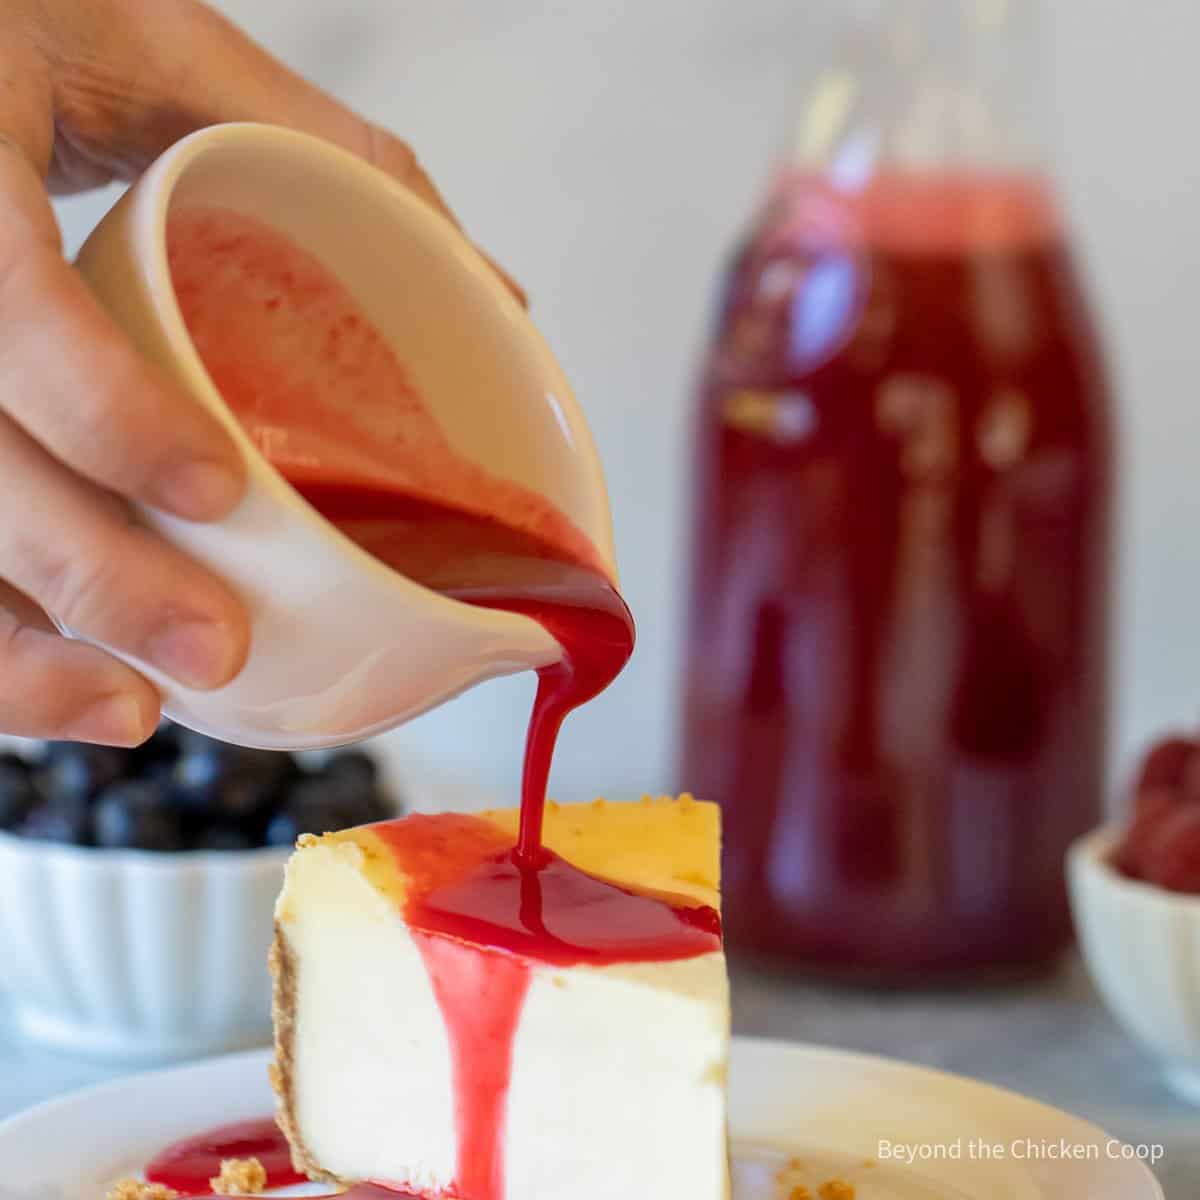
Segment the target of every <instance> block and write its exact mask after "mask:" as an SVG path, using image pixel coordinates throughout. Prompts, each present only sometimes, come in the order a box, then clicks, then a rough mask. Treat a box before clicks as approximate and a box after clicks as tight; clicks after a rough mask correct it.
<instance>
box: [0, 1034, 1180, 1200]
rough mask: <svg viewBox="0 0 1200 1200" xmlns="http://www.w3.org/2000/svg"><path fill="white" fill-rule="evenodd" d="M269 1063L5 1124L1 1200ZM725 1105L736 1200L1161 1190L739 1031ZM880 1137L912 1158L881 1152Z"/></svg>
mask: <svg viewBox="0 0 1200 1200" xmlns="http://www.w3.org/2000/svg"><path fill="white" fill-rule="evenodd" d="M266 1064H267V1052H266V1051H254V1052H252V1053H250V1054H239V1055H233V1056H231V1057H228V1058H219V1059H211V1060H209V1061H207V1062H201V1063H197V1064H195V1065H192V1066H186V1067H176V1068H173V1069H171V1070H167V1071H158V1072H154V1073H152V1074H147V1075H135V1076H130V1077H128V1078H126V1079H121V1080H117V1081H116V1082H115V1083H108V1084H104V1085H102V1086H100V1087H96V1088H91V1089H89V1090H87V1091H84V1092H77V1093H75V1094H74V1095H72V1096H67V1097H64V1098H63V1099H60V1100H53V1101H51V1102H50V1103H48V1104H43V1105H41V1106H40V1107H38V1108H34V1109H31V1110H29V1111H28V1112H26V1113H24V1114H22V1115H20V1116H17V1117H14V1118H12V1119H11V1120H9V1121H7V1122H5V1123H4V1124H0V1164H2V1165H0V1200H18V1198H19V1200H102V1198H103V1196H104V1189H105V1185H106V1184H107V1183H108V1182H110V1181H111V1180H112V1179H114V1178H116V1177H118V1176H120V1175H127V1174H133V1173H134V1172H136V1170H137V1168H138V1166H139V1165H140V1164H141V1163H142V1162H144V1161H145V1160H146V1159H147V1158H149V1157H150V1156H151V1155H152V1154H153V1152H154V1151H156V1150H159V1149H161V1148H162V1147H164V1146H165V1145H167V1144H168V1143H170V1142H171V1141H173V1140H175V1139H176V1138H179V1137H183V1136H185V1135H188V1134H193V1133H198V1132H201V1131H203V1130H204V1129H206V1128H209V1127H211V1126H214V1125H220V1124H223V1123H225V1122H227V1121H236V1120H241V1119H243V1118H245V1117H252V1116H261V1115H264V1114H266V1113H267V1112H268V1111H270V1109H271V1106H272V1102H273V1098H272V1096H271V1092H270V1088H269V1087H268V1085H267V1072H266ZM730 1104H731V1117H732V1126H733V1129H732V1132H733V1138H734V1185H735V1186H734V1193H735V1200H787V1195H788V1192H789V1191H790V1190H791V1189H792V1188H793V1187H794V1186H795V1185H797V1184H804V1185H806V1186H808V1187H809V1188H810V1189H812V1190H813V1192H814V1195H815V1192H816V1187H817V1185H819V1184H820V1183H821V1182H823V1181H825V1180H828V1179H831V1178H840V1179H843V1180H845V1181H847V1182H849V1183H852V1184H854V1186H855V1190H856V1200H1064V1198H1070V1200H1084V1197H1086V1198H1087V1200H1163V1193H1162V1189H1161V1188H1160V1187H1159V1186H1158V1184H1157V1182H1156V1181H1155V1179H1154V1177H1153V1176H1152V1174H1151V1173H1150V1171H1149V1170H1148V1169H1147V1168H1146V1167H1145V1166H1144V1165H1142V1164H1141V1163H1140V1162H1138V1161H1135V1160H1131V1159H1128V1158H1123V1157H1121V1154H1122V1148H1121V1147H1120V1145H1119V1144H1118V1143H1116V1142H1114V1141H1113V1140H1112V1139H1110V1138H1109V1137H1108V1135H1107V1134H1105V1133H1103V1132H1102V1131H1101V1130H1099V1129H1097V1128H1096V1127H1095V1126H1094V1125H1089V1124H1087V1123H1086V1122H1084V1121H1081V1120H1079V1119H1078V1118H1076V1117H1071V1116H1068V1115H1067V1114H1066V1113H1062V1112H1058V1111H1057V1110H1055V1109H1052V1108H1047V1107H1046V1106H1045V1105H1042V1104H1037V1103H1035V1102H1034V1101H1032V1100H1026V1099H1024V1098H1023V1097H1021V1096H1018V1095H1015V1094H1014V1093H1012V1092H1004V1091H1000V1090H999V1089H997V1088H992V1087H987V1086H986V1085H984V1084H981V1083H974V1082H972V1081H971V1080H967V1079H961V1078H958V1077H956V1076H953V1075H946V1074H943V1073H941V1072H939V1071H930V1070H927V1069H924V1068H920V1067H911V1066H907V1065H905V1064H903V1063H898V1062H890V1061H888V1060H886V1059H881V1058H871V1057H868V1056H866V1055H859V1054H847V1053H843V1052H841V1051H837V1050H826V1049H820V1048H817V1047H812V1046H800V1045H794V1044H791V1043H787V1042H771V1041H759V1040H755V1039H748V1038H735V1039H734V1047H733V1057H732V1062H731V1066H730ZM881 1143H887V1144H888V1145H890V1146H893V1147H897V1148H900V1147H903V1148H907V1149H908V1150H909V1151H910V1152H912V1153H914V1154H920V1155H921V1156H922V1157H921V1160H920V1161H915V1162H913V1163H911V1164H908V1165H905V1164H903V1163H901V1162H899V1161H896V1160H895V1159H891V1160H888V1159H887V1158H885V1157H884V1150H883V1146H882V1145H881ZM984 1147H987V1149H985V1148H984ZM930 1156H933V1157H930ZM792 1159H796V1160H797V1161H798V1166H796V1167H794V1168H792V1167H790V1166H789V1162H790V1160H792ZM867 1164H870V1165H867ZM283 1194H284V1193H279V1195H283ZM290 1194H292V1195H305V1194H309V1193H308V1190H307V1189H295V1190H293V1191H292V1192H291V1193H290ZM514 1200H520V1198H519V1197H514ZM630 1200H632V1198H630Z"/></svg>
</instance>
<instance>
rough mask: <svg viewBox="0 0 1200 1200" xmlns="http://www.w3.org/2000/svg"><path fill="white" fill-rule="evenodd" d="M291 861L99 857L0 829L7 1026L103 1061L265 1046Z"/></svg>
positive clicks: (260, 856) (281, 854) (139, 853)
mask: <svg viewBox="0 0 1200 1200" xmlns="http://www.w3.org/2000/svg"><path fill="white" fill-rule="evenodd" d="M288 853H289V851H288V850H287V849H275V848H269V849H262V850H241V851H237V850H234V851H229V850H221V851H196V852H184V853H180V854H165V853H162V854H159V853H151V852H148V851H144V850H100V849H90V848H87V847H78V846H66V845H58V844H55V843H51V842H41V841H36V840H31V839H28V838H19V837H16V836H14V835H12V834H7V833H0V947H2V950H0V988H3V989H4V990H5V991H6V992H7V994H8V998H9V999H10V1000H11V1002H12V1004H13V1007H14V1012H15V1016H16V1019H17V1022H18V1024H19V1025H20V1027H21V1028H22V1029H23V1030H24V1031H25V1032H27V1033H28V1034H30V1035H31V1036H33V1037H37V1038H38V1039H40V1040H42V1041H47V1042H52V1043H56V1044H57V1045H59V1046H62V1047H64V1048H67V1049H70V1050H73V1051H76V1052H83V1053H87V1054H95V1055H99V1056H105V1057H113V1058H127V1059H140V1060H160V1061H161V1060H167V1059H174V1058H191V1057H194V1056H196V1055H200V1054H210V1053H216V1052H218V1051H223V1050H233V1049H237V1048H244V1047H248V1046H256V1045H262V1044H264V1043H265V1042H267V1041H268V1040H269V1038H270V1035H271V1009H270V983H269V980H268V977H267V965H266V964H267V950H268V948H269V947H270V943H271V936H272V920H273V913H274V905H275V897H276V895H277V894H278V892H279V888H280V885H281V883H282V880H283V865H284V863H285V861H286V860H287V856H288Z"/></svg>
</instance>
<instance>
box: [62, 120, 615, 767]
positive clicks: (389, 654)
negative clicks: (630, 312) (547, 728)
mask: <svg viewBox="0 0 1200 1200" xmlns="http://www.w3.org/2000/svg"><path fill="white" fill-rule="evenodd" d="M187 204H214V205H218V206H220V207H224V208H228V209H233V210H234V211H237V212H241V213H244V214H247V215H249V216H253V217H256V218H258V219H260V220H263V221H265V222H266V223H268V224H269V225H271V226H273V227H274V228H275V229H277V230H279V231H280V232H282V233H283V234H285V235H286V236H287V237H289V238H290V239H291V240H292V241H293V242H295V243H296V244H297V245H299V246H302V247H304V248H305V249H307V250H308V251H309V252H310V253H312V254H313V255H315V256H316V257H317V258H318V259H319V260H320V261H321V262H322V263H323V264H324V265H325V266H326V267H327V268H328V269H329V270H330V271H331V272H332V273H333V274H334V275H335V276H336V277H337V278H338V279H340V280H341V282H342V283H343V284H344V285H345V286H346V288H347V289H348V290H349V291H350V293H351V294H352V295H353V296H354V297H355V298H356V299H357V300H358V302H359V303H360V304H361V305H362V306H363V308H364V310H365V311H366V312H367V313H368V314H369V315H370V317H371V318H372V320H373V321H374V323H375V325H376V326H377V327H378V329H379V330H380V331H381V333H382V334H383V335H384V336H385V337H387V339H388V341H389V342H390V343H391V344H392V346H393V347H394V348H395V349H396V351H397V353H398V355H399V357H400V360H401V361H402V362H403V363H404V365H405V370H406V371H407V372H408V374H409V376H410V378H411V379H412V381H413V382H414V384H415V385H416V386H417V388H418V389H419V391H420V392H421V393H422V394H423V396H424V398H425V400H426V402H427V403H428V404H429V406H430V410H431V412H432V413H433V415H434V416H435V417H436V418H437V420H438V423H439V424H440V426H441V427H442V430H443V431H444V433H445V434H446V437H447V439H448V440H449V441H450V443H451V445H452V446H453V447H454V449H455V450H456V451H457V452H458V453H459V454H460V455H461V456H462V457H464V458H466V459H469V460H472V461H474V462H476V463H478V464H480V465H482V466H484V467H485V468H487V469H488V470H489V471H491V472H492V473H493V474H495V475H498V476H501V477H503V478H504V479H507V480H511V481H513V482H515V483H518V484H522V485H524V486H526V487H528V488H531V489H533V490H534V491H536V492H537V493H539V494H540V495H543V496H545V497H547V498H548V499H549V500H550V501H551V502H552V503H553V504H554V506H555V507H556V508H557V509H558V510H559V511H560V512H562V513H563V514H565V515H566V516H567V517H568V518H569V519H570V520H571V521H572V522H573V523H574V525H575V526H576V528H578V529H579V530H581V531H582V532H583V533H584V534H586V535H587V536H588V537H589V538H590V540H591V542H592V544H593V545H594V547H595V548H596V551H597V553H598V555H599V558H600V560H601V562H602V563H603V565H604V566H605V567H606V568H607V570H608V573H609V574H610V576H611V577H612V578H613V579H614V580H615V578H616V567H615V562H614V554H613V542H612V522H611V518H610V516H609V508H608V495H607V492H606V490H605V487H604V477H603V473H602V471H601V468H600V462H599V459H598V457H597V455H596V449H595V446H594V444H593V441H592V437H591V434H590V432H589V430H588V427H587V423H586V421H585V420H584V417H583V414H582V412H581V411H580V409H579V406H578V404H577V403H576V402H575V399H574V396H573V395H572V393H571V389H570V386H569V384H568V383H567V380H566V379H565V377H564V376H563V373H562V371H561V369H560V368H559V366H558V363H557V362H556V361H555V359H554V356H553V354H551V352H550V349H549V347H548V346H547V345H546V343H545V342H544V341H543V339H542V337H541V335H540V334H539V333H538V331H537V329H536V328H535V327H534V325H533V323H532V322H531V321H530V319H529V317H528V315H527V314H526V313H525V311H524V309H522V308H521V306H520V305H519V304H518V303H517V302H516V300H514V299H513V297H512V295H511V294H510V293H509V292H508V290H507V289H506V288H505V287H504V285H503V284H502V283H501V282H500V281H499V279H498V278H497V277H496V275H495V273H494V272H493V271H492V270H491V269H490V268H488V267H487V266H486V265H485V264H484V262H483V260H482V259H481V257H480V256H479V254H478V253H477V252H476V251H475V250H474V249H473V248H472V247H471V245H470V244H469V243H468V242H467V241H466V240H465V239H464V238H463V237H462V235H461V234H460V233H459V232H458V231H457V230H456V229H455V228H454V227H453V226H452V225H451V224H450V223H449V222H448V221H447V220H445V219H444V218H443V217H441V216H440V215H439V214H437V213H435V212H434V211H433V210H432V209H431V208H430V207H429V206H428V205H426V204H424V203H423V202H422V201H420V200H418V199H417V198H416V197H415V196H414V195H413V194H412V193H411V192H410V191H408V190H407V189H406V188H404V187H402V186H401V185H400V184H399V183H397V182H396V181H395V180H394V179H391V178H389V177H388V176H386V175H384V174H383V172H382V171H378V170H376V169H375V168H374V167H371V166H368V165H367V164H366V163H365V162H363V161H362V160H360V159H358V158H355V157H354V156H353V155H351V154H348V153H346V152H345V151H343V150H339V149H337V148H336V147H334V146H331V145H328V144H327V143H325V142H322V141H320V140H318V139H316V138H312V137H308V136H306V135H304V134H301V133H296V132H294V131H292V130H286V129H278V128H274V127H272V126H267V125H253V124H231V125H218V126H214V127H212V128H210V129H204V130H201V131H200V132H199V133H195V134H192V135H191V136H190V137H186V138H184V139H183V140H182V141H180V142H178V143H177V144H176V145H174V146H173V147H171V149H169V150H168V151H167V152H166V153H165V154H164V155H163V156H162V157H161V158H159V159H158V161H157V162H155V163H154V165H153V166H151V167H150V169H149V170H148V171H147V172H146V173H145V175H143V176H142V177H141V179H139V180H138V182H137V183H136V184H135V185H134V186H133V187H132V188H131V189H130V190H129V191H128V192H126V193H125V195H124V196H123V197H122V198H121V200H120V201H119V202H118V203H117V204H116V206H115V207H114V208H113V209H112V211H111V212H110V213H109V214H108V215H107V216H106V217H105V218H104V220H103V221H102V222H101V223H100V224H99V225H98V226H97V228H96V229H95V231H94V232H93V233H92V235H91V236H90V237H89V238H88V240H87V242H86V244H85V245H84V247H83V249H82V250H81V251H80V253H79V258H78V260H77V264H76V265H77V266H78V269H79V271H80V273H81V275H82V276H83V278H84V280H85V281H86V282H87V284H88V285H89V287H90V288H91V289H92V291H93V292H94V294H95V295H96V297H97V298H98V299H99V301H100V302H101V303H102V304H103V305H104V306H105V308H107V309H108V311H109V312H110V314H111V315H112V316H113V318H114V319H115V320H116V321H117V322H118V323H119V324H120V325H121V326H122V328H123V329H124V331H125V332H126V334H128V335H129V337H130V339H131V340H132V341H133V343H134V344H135V345H136V346H137V347H138V348H139V349H140V350H141V351H142V353H143V354H145V355H146V356H147V357H148V358H150V359H151V360H153V361H154V362H156V363H157V364H158V365H159V366H161V367H162V368H163V369H164V370H165V371H166V372H168V373H169V374H170V375H172V376H173V377H174V378H175V379H176V380H177V381H178V382H179V383H180V384H181V385H182V386H183V387H184V388H185V389H187V390H188V391H189V392H190V393H191V394H192V396H193V397H194V398H195V399H196V401H197V402H198V403H200V404H202V405H204V406H205V407H206V408H208V409H209V410H210V411H211V412H212V413H213V414H214V415H215V416H216V417H217V418H218V419H219V420H220V421H222V422H223V423H224V424H225V426H226V427H227V428H228V430H229V432H230V434H231V436H232V437H233V439H234V442H235V444H236V445H237V447H238V448H239V450H240V452H241V454H242V457H243V459H244V460H245V464H246V473H247V477H248V481H249V482H248V490H247V494H246V497H245V499H244V500H243V501H242V503H241V504H240V505H239V506H238V508H237V509H236V510H235V511H234V512H233V513H231V514H230V515H229V516H228V517H226V518H225V519H224V520H223V521H219V522H215V523H212V524H194V523H192V522H189V521H184V520H181V519H178V518H174V517H170V516H167V515H166V514H164V513H161V512H158V511H156V510H154V509H150V508H142V509H140V510H139V516H140V518H141V519H142V520H143V521H145V522H146V523H147V524H148V525H150V526H152V527H153V528H155V529H156V530H157V531H158V532H159V533H161V534H162V535H163V536H164V537H166V538H167V539H168V540H170V541H172V542H174V543H175V544H176V545H178V546H180V547H181V548H182V549H184V550H186V551H187V553H188V554H190V555H191V556H192V557H194V558H196V559H197V560H199V561H200V562H202V563H204V564H205V565H207V566H208V567H210V568H211V569H212V570H213V571H214V572H216V573H217V574H219V575H221V576H223V577H224V579H225V580H226V582H227V583H229V585H230V586H231V587H232V588H233V589H234V590H235V591H236V592H238V593H239V595H240V596H241V597H242V599H243V601H244V602H245V604H246V607H247V609H248V611H249V613H250V619H251V644H250V653H249V658H248V660H247V662H246V664H245V666H244V667H243V668H242V670H241V672H240V674H239V675H238V676H237V678H235V679H234V680H233V681H232V682H231V683H229V684H227V685H226V686H224V687H222V688H219V689H217V690H215V691H211V692H199V691H194V690H190V689H188V688H184V687H181V686H180V685H179V684H177V683H176V682H174V681H173V680H171V679H169V678H167V677H166V676H164V675H162V674H161V673H160V672H157V671H155V670H154V669H153V668H152V667H150V666H148V665H147V664H145V663H139V662H135V663H134V665H135V666H136V667H137V668H138V669H139V670H140V671H141V672H142V673H143V674H145V675H146V676H147V677H148V678H150V679H151V680H153V681H154V683H155V684H156V686H157V687H158V688H159V690H160V692H161V693H162V696H163V708H164V710H165V711H166V713H167V714H168V715H169V716H171V717H174V718H175V719H176V720H177V721H179V722H181V723H182V724H184V725H187V726H189V727H190V728H192V729H197V730H200V731H201V732H203V733H207V734H211V735H212V736H214V737H218V738H221V739H223V740H225V741H230V742H237V743H240V744H241V745H246V746H260V747H265V748H270V749H291V750H298V749H306V748H315V747H321V746H334V745H339V744H344V743H346V742H350V741H355V740H357V739H360V738H364V737H368V736H370V735H371V734H374V733H379V732H381V731H383V730H385V729H389V728H391V727H392V726H394V725H397V724H399V723H400V722H401V721H404V720H407V719H408V718H410V717H413V716H415V715H417V714H418V713H420V712H422V711H424V710H425V709H427V708H430V707H432V706H433V705H435V704H438V703H441V702H442V701H443V700H447V699H449V698H450V697H452V696H455V695H457V694H458V693H459V692H461V691H463V690H464V689H465V688H467V687H470V686H472V685H473V684H476V683H479V682H482V681H483V680H485V679H489V678H492V677H494V676H497V675H504V674H509V673H511V672H515V671H521V670H528V669H531V668H536V667H540V666H544V665H545V664H547V663H549V662H553V661H554V660H555V659H556V658H557V657H558V655H559V654H560V653H561V648H560V647H559V646H558V644H557V643H556V642H555V641H554V639H553V638H552V637H551V636H550V634H549V633H548V632H547V631H546V630H545V629H544V628H543V627H542V626H541V625H539V624H538V623H537V622H536V621H533V620H531V619H530V618H528V617H525V616H520V615H518V614H515V613H509V612H501V611H499V610H493V609H484V608H477V607H472V606H470V605H467V604H462V603H459V602H458V601H455V600H451V599H448V598H446V597H445V596H441V595H438V594H437V593H435V592H432V591H429V590H427V589H425V588H423V587H420V586H419V585H417V584H416V583H414V582H412V581H411V580H408V579H406V578H404V577H403V576H402V575H400V574H399V573H397V572H395V571H392V570H390V569H389V568H387V567H385V566H383V565H382V564H381V563H380V562H379V561H377V560H376V559H374V558H372V557H371V556H370V555H369V554H367V553H366V552H365V551H363V550H362V549H360V548H359V547H358V546H356V545H355V544H354V543H353V542H351V541H350V540H349V539H348V538H346V537H344V536H343V535H342V534H341V533H340V532H339V531H338V530H337V529H336V528H335V527H334V526H333V525H331V524H330V523H329V522H328V521H326V520H325V519H324V518H323V517H322V516H321V515H320V514H319V513H318V512H317V511H316V510H315V509H313V508H312V507H311V506H310V505H309V504H307V503H306V502H305V501H304V500H303V499H302V498H301V497H300V495H299V494H298V493H297V492H295V491H293V490H292V488H291V487H289V486H288V485H287V483H285V482H284V480H283V478H282V476H281V475H279V473H278V472H277V471H276V470H275V469H274V468H273V467H272V466H271V464H270V463H269V462H267V460H266V459H265V458H264V457H263V456H262V455H261V454H260V453H259V452H258V450H257V448H256V447H255V445H254V443H253V442H252V441H251V439H250V438H249V437H248V436H247V435H246V433H245V432H244V430H243V429H242V427H241V425H240V424H239V423H238V421H237V419H236V418H235V417H234V415H233V414H232V413H231V412H230V410H229V409H228V408H227V407H226V405H225V403H224V401H223V400H222V398H221V395H220V393H219V392H218V391H217V389H216V387H215V386H214V384H213V382H212V380H211V378H210V377H209V375H208V372H207V371H206V370H205V368H204V365H203V363H202V362H201V360H200V356H199V354H198V353H197V351H196V348H195V346H194V345H193V344H192V341H191V338H190V337H189V336H188V332H187V329H186V327H185V325H184V322H183V318H182V316H181V314H180V311H179V304H178V302H177V300H176V297H175V290H174V287H173V284H172V281H171V274H170V269H169V265H168V261H167V251H166V233H165V229H166V222H167V219H168V216H169V214H170V213H171V211H172V208H173V207H174V206H176V205H187ZM68 632H69V631H68Z"/></svg>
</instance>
